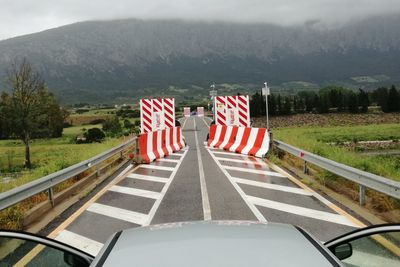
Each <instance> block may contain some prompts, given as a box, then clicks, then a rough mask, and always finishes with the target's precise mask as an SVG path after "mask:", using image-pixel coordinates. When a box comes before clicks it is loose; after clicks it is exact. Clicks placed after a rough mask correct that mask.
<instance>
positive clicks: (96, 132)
mask: <svg viewBox="0 0 400 267" xmlns="http://www.w3.org/2000/svg"><path fill="white" fill-rule="evenodd" d="M85 137H86V142H87V143H92V142H99V143H100V142H101V141H102V140H103V139H104V138H105V137H106V135H105V134H104V132H103V131H102V130H100V129H99V128H91V129H89V130H88V131H87V132H86V133H85Z"/></svg>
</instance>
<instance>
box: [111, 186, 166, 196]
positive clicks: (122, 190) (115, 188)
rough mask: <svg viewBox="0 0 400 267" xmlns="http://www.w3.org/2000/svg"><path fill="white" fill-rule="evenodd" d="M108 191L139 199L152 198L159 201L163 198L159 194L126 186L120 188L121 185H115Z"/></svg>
mask: <svg viewBox="0 0 400 267" xmlns="http://www.w3.org/2000/svg"><path fill="white" fill-rule="evenodd" d="M108 190H109V191H113V192H118V193H122V194H128V195H133V196H139V197H147V198H152V199H159V198H160V197H161V194H160V193H159V192H154V191H149V190H143V189H137V188H132V187H126V186H119V185H114V186H112V187H111V188H110V189H108Z"/></svg>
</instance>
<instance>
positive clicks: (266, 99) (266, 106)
mask: <svg viewBox="0 0 400 267" xmlns="http://www.w3.org/2000/svg"><path fill="white" fill-rule="evenodd" d="M264 85H265V116H266V117H267V130H268V131H269V118H268V94H269V92H268V86H267V82H265V83H264Z"/></svg>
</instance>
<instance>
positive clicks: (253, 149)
mask: <svg viewBox="0 0 400 267" xmlns="http://www.w3.org/2000/svg"><path fill="white" fill-rule="evenodd" d="M269 142H270V138H269V132H268V131H267V129H265V128H250V127H238V126H226V125H211V126H210V134H209V139H208V141H207V143H208V146H209V147H212V148H220V149H224V150H228V151H232V152H236V153H240V154H245V155H251V156H255V157H259V158H261V157H264V156H265V155H266V154H267V152H268V150H269Z"/></svg>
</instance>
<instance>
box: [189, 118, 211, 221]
mask: <svg viewBox="0 0 400 267" xmlns="http://www.w3.org/2000/svg"><path fill="white" fill-rule="evenodd" d="M193 121H194V137H195V140H196V150H197V162H198V164H199V176H200V190H201V200H202V204H203V215H204V220H206V221H209V220H211V207H210V200H209V199H208V192H207V184H206V179H205V177H204V167H203V160H202V159H201V153H200V146H199V138H198V137H197V131H196V119H194V120H193Z"/></svg>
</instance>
